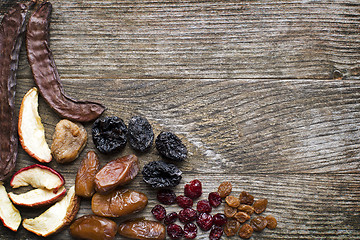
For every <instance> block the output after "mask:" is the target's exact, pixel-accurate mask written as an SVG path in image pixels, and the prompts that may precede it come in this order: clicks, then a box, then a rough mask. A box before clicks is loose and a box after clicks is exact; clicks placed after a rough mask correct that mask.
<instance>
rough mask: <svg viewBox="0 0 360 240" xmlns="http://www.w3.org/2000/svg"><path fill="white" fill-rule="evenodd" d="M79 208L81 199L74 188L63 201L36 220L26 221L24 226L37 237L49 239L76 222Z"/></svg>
mask: <svg viewBox="0 0 360 240" xmlns="http://www.w3.org/2000/svg"><path fill="white" fill-rule="evenodd" d="M79 208H80V197H78V196H77V195H76V194H75V186H73V187H71V188H70V189H69V191H68V193H67V194H66V196H65V197H64V198H63V199H61V201H59V202H57V203H55V204H54V205H52V206H51V207H50V208H48V209H47V210H46V211H45V212H43V213H42V214H41V215H40V216H38V217H36V218H29V219H24V221H23V223H22V225H23V227H24V228H25V229H27V230H28V231H30V232H33V233H35V234H36V235H39V236H43V237H47V236H49V235H51V234H54V233H57V232H59V231H61V230H62V229H63V228H64V227H65V226H67V225H69V224H70V223H71V222H72V220H74V218H75V216H76V214H77V212H78V211H79Z"/></svg>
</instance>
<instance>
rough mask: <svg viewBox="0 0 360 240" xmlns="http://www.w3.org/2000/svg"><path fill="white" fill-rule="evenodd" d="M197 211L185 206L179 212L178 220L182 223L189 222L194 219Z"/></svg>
mask: <svg viewBox="0 0 360 240" xmlns="http://www.w3.org/2000/svg"><path fill="white" fill-rule="evenodd" d="M196 217H197V213H196V211H195V210H194V209H192V208H185V209H183V210H181V211H180V212H179V220H180V222H182V223H189V222H192V221H195V220H196Z"/></svg>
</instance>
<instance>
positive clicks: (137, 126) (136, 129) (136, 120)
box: [128, 116, 154, 152]
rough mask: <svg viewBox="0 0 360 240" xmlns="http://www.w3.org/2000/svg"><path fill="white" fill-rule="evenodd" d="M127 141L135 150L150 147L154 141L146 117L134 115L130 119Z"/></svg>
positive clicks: (143, 150)
mask: <svg viewBox="0 0 360 240" xmlns="http://www.w3.org/2000/svg"><path fill="white" fill-rule="evenodd" d="M128 141H129V144H130V147H131V148H133V149H134V150H136V151H140V152H145V151H147V150H149V149H150V147H151V146H152V144H153V141H154V132H153V130H152V127H151V125H150V123H149V121H148V120H147V119H146V118H144V117H140V116H134V117H132V118H131V119H130V121H129V124H128Z"/></svg>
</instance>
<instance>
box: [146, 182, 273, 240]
mask: <svg viewBox="0 0 360 240" xmlns="http://www.w3.org/2000/svg"><path fill="white" fill-rule="evenodd" d="M231 191H232V185H231V183H230V182H223V183H221V184H220V186H219V187H218V191H217V192H211V193H209V194H208V198H207V200H198V201H197V203H196V210H195V209H194V208H193V205H194V200H196V199H198V198H200V196H201V195H202V184H201V182H200V181H199V180H197V179H195V180H192V181H191V182H190V183H188V184H186V185H185V187H184V195H179V196H176V194H175V192H174V191H173V190H171V189H161V190H159V191H158V193H157V200H158V201H159V202H160V203H161V204H163V205H172V204H175V203H176V204H177V205H178V206H179V207H181V208H182V209H181V210H180V211H179V212H178V213H177V212H171V213H167V212H166V209H165V207H164V206H162V205H160V204H158V205H155V206H154V207H153V208H152V210H151V213H152V214H153V216H154V218H155V219H156V220H158V221H163V222H164V224H165V225H166V226H167V227H166V228H167V235H168V236H169V237H170V238H171V239H180V238H185V239H194V238H196V236H197V232H198V228H200V229H201V230H202V231H205V232H206V231H209V230H210V233H209V239H210V240H218V239H220V238H221V236H222V235H223V233H225V235H226V236H228V237H230V236H235V235H236V234H238V235H239V236H240V237H241V238H244V239H248V238H250V237H251V235H252V233H253V231H258V232H259V231H262V230H263V229H264V228H265V227H267V228H269V229H274V228H276V225H277V222H276V219H275V218H274V217H273V216H271V215H268V216H266V217H262V216H256V217H254V218H252V219H251V220H250V224H247V223H245V222H246V221H247V220H249V219H250V218H251V215H252V214H253V213H254V212H255V213H256V214H261V213H262V212H263V211H265V209H266V206H267V200H266V199H259V200H256V201H254V197H253V196H252V195H250V194H249V193H247V192H245V191H244V192H242V193H240V196H239V197H238V198H237V197H234V196H231V195H230V193H231ZM224 198H225V210H224V214H222V213H216V214H213V215H212V214H211V212H212V210H213V208H216V207H218V206H220V204H221V203H222V199H224ZM177 220H179V221H180V222H181V223H182V224H183V227H181V226H180V225H179V224H176V223H175V222H176V221H177ZM195 223H196V224H195ZM241 224H243V225H242V226H241Z"/></svg>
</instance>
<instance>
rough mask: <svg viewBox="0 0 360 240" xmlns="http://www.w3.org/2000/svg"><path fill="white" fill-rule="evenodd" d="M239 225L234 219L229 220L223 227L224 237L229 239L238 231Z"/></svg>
mask: <svg viewBox="0 0 360 240" xmlns="http://www.w3.org/2000/svg"><path fill="white" fill-rule="evenodd" d="M239 228H240V223H239V222H238V221H236V220H235V219H229V220H228V221H227V222H226V223H225V225H224V233H225V234H226V236H228V237H231V236H235V234H236V233H237V232H238V231H239Z"/></svg>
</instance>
